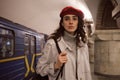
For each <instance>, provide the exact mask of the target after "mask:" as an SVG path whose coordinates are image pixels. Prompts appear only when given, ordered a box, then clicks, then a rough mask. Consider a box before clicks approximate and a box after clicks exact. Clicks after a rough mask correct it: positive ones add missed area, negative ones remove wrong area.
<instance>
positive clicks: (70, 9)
mask: <svg viewBox="0 0 120 80" xmlns="http://www.w3.org/2000/svg"><path fill="white" fill-rule="evenodd" d="M67 14H73V15H76V16H79V17H80V18H82V19H83V18H84V14H83V12H82V11H81V10H79V9H76V8H74V7H72V6H67V7H65V8H63V9H62V11H61V13H60V17H63V16H65V15H67Z"/></svg>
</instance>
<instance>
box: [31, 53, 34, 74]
mask: <svg viewBox="0 0 120 80" xmlns="http://www.w3.org/2000/svg"><path fill="white" fill-rule="evenodd" d="M34 60H35V54H33V56H32V63H31V71H32V72H35V70H34V68H33V65H34Z"/></svg>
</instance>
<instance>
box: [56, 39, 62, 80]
mask: <svg viewBox="0 0 120 80" xmlns="http://www.w3.org/2000/svg"><path fill="white" fill-rule="evenodd" d="M54 41H55V44H56V47H57V50H58V53H59V54H60V53H61V50H60V47H59V45H58V42H57V40H56V39H55V38H54ZM63 67H64V64H63V65H62V67H61V68H60V71H59V73H58V75H57V77H56V79H55V80H58V78H59V75H60V73H61V77H62V74H63Z"/></svg>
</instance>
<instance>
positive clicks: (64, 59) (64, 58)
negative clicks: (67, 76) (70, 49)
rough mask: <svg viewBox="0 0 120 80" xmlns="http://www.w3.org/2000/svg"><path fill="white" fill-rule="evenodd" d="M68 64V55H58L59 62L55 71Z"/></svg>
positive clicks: (64, 53)
mask: <svg viewBox="0 0 120 80" xmlns="http://www.w3.org/2000/svg"><path fill="white" fill-rule="evenodd" d="M66 62H67V53H66V52H62V53H60V54H59V55H58V60H57V62H56V63H55V69H59V68H60V67H61V66H62V65H63V64H64V63H66Z"/></svg>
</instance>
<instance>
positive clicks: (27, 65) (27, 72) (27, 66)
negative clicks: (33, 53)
mask: <svg viewBox="0 0 120 80" xmlns="http://www.w3.org/2000/svg"><path fill="white" fill-rule="evenodd" d="M25 64H26V68H27V71H26V73H25V77H27V76H28V74H29V72H30V67H29V64H28V59H27V56H25Z"/></svg>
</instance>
